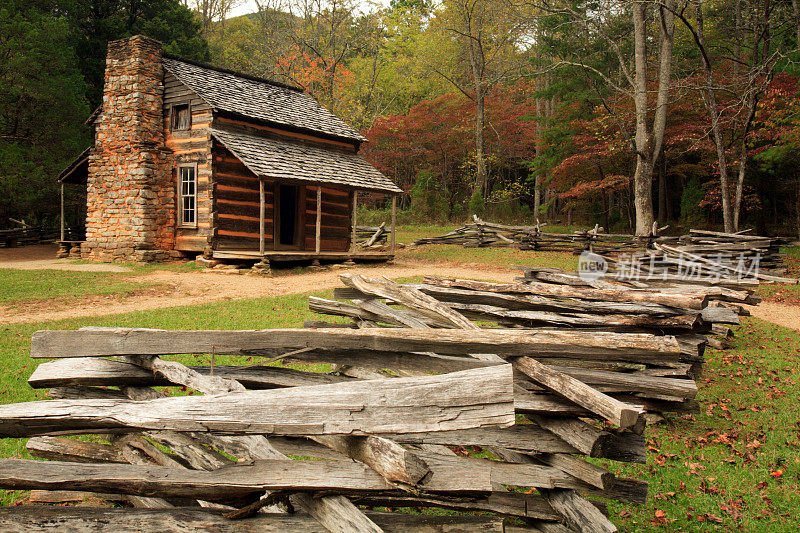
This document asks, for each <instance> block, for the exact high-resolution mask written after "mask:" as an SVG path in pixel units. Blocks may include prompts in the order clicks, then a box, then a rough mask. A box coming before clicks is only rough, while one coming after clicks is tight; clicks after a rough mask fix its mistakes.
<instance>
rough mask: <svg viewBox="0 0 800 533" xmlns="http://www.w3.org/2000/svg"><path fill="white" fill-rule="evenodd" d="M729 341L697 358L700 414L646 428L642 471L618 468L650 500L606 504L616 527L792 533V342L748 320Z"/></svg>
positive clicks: (798, 446)
mask: <svg viewBox="0 0 800 533" xmlns="http://www.w3.org/2000/svg"><path fill="white" fill-rule="evenodd" d="M736 333H737V337H736V339H734V348H733V349H731V350H726V351H722V352H720V351H716V350H709V351H707V352H706V353H707V361H708V364H707V366H706V370H705V373H704V375H703V377H702V378H701V380H700V382H699V383H698V384H699V386H700V392H699V396H698V399H699V401H700V405H701V412H700V413H696V414H693V415H690V416H687V415H684V416H677V417H672V418H670V419H669V420H668V422H667V423H666V424H661V425H657V426H654V427H651V428H648V430H647V437H648V441H647V442H648V461H647V464H646V465H636V466H629V465H625V466H623V467H622V468H621V469H619V471H620V472H621V473H623V474H625V475H628V476H630V477H638V478H643V479H647V480H648V482H649V483H650V492H649V495H648V501H647V504H646V505H643V506H638V507H637V506H633V505H621V504H618V503H612V504H611V505H610V508H611V510H612V512H613V515H612V516H614V517H616V518H615V521H616V522H617V523H619V524H621V525H625V526H627V527H629V528H630V529H631V530H633V531H650V530H652V531H709V530H719V531H732V530H741V531H786V532H789V531H798V529H800V515H799V514H798V512H797V510H798V509H800V414H799V412H798V403H799V402H800V388H798V386H797V381H798V372H800V366H798V362H800V333H798V332H796V331H793V330H790V329H786V328H782V327H780V326H775V325H772V324H769V323H767V322H762V321H760V320H758V319H755V318H746V319H744V324H743V325H742V326H741V327H738V328H736ZM658 510H660V511H661V512H663V518H658V517H657V515H656V512H657V511H658ZM622 517H625V518H624V519H621V518H622Z"/></svg>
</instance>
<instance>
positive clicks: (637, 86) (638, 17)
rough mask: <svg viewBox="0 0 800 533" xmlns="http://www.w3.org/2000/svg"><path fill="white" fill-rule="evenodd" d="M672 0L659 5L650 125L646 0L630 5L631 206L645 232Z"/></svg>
mask: <svg viewBox="0 0 800 533" xmlns="http://www.w3.org/2000/svg"><path fill="white" fill-rule="evenodd" d="M674 4H675V0H665V1H664V5H665V6H666V9H665V8H663V7H659V8H658V9H659V17H658V23H659V44H660V49H659V62H658V91H657V96H656V107H655V113H654V115H653V124H652V127H651V126H650V125H649V124H648V116H647V115H648V95H647V35H646V33H647V21H646V17H645V11H646V9H647V7H646V6H647V5H646V4H645V2H641V1H637V2H634V3H633V5H632V6H631V11H632V16H633V41H634V66H635V71H636V76H635V78H634V80H633V88H634V104H635V108H636V135H635V137H634V140H635V146H636V171H635V172H634V175H633V190H634V207H635V208H636V234H637V235H647V234H648V233H649V232H650V231H651V230H652V228H653V222H654V221H655V216H654V214H653V167H654V165H655V162H656V159H658V156H659V154H660V153H661V146H662V143H663V141H664V131H665V129H666V124H667V106H668V104H669V101H668V100H669V85H670V82H671V78H672V38H673V33H674V30H675V15H674V13H673V11H672V10H673V9H674Z"/></svg>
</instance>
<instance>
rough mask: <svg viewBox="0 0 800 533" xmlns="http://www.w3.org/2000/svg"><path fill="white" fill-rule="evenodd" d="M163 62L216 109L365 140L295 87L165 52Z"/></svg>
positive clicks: (296, 127) (293, 126) (354, 139)
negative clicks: (172, 55)
mask: <svg viewBox="0 0 800 533" xmlns="http://www.w3.org/2000/svg"><path fill="white" fill-rule="evenodd" d="M163 62H164V68H165V69H166V70H168V71H169V72H171V73H172V74H173V75H174V76H175V77H176V78H178V80H180V81H181V82H182V83H183V84H185V85H186V86H187V87H189V88H190V89H191V90H192V91H194V92H195V93H196V94H197V95H198V96H199V97H200V98H202V99H203V100H205V101H206V102H207V103H208V104H209V105H210V106H211V107H213V108H215V109H218V110H220V111H225V112H229V113H234V114H237V115H242V116H244V117H248V118H253V119H256V120H260V121H264V122H270V123H274V124H278V125H282V126H288V127H290V128H293V129H298V130H305V131H308V132H315V133H321V134H323V135H325V136H332V137H338V138H342V139H348V140H350V141H357V142H362V141H366V139H365V138H364V137H363V136H362V135H361V134H360V133H358V132H357V131H356V130H354V129H353V128H351V127H350V126H349V125H348V124H347V123H346V122H344V121H343V120H341V119H340V118H338V117H337V116H336V115H334V114H333V113H331V112H330V111H328V110H327V109H326V108H325V107H323V106H322V105H321V104H320V103H319V102H317V101H316V100H315V99H314V97H312V96H311V95H308V94H306V93H304V92H303V91H302V90H300V89H298V88H294V87H289V86H287V85H283V84H280V83H275V82H270V81H268V80H262V79H260V78H254V77H251V76H247V75H244V74H238V73H235V72H231V71H227V70H223V69H217V68H214V67H211V66H208V65H202V64H198V63H194V62H190V61H186V60H180V59H177V58H173V57H168V56H165V57H164V59H163Z"/></svg>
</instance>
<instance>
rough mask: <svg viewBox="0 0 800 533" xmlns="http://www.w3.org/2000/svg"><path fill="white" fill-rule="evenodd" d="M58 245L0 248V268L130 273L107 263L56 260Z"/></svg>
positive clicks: (128, 269)
mask: <svg viewBox="0 0 800 533" xmlns="http://www.w3.org/2000/svg"><path fill="white" fill-rule="evenodd" d="M57 251H58V245H56V244H36V245H32V246H19V247H17V248H0V268H14V269H17V270H42V269H51V270H75V271H78V272H130V271H131V269H130V268H128V267H124V266H121V265H112V264H109V263H85V264H84V263H81V264H75V263H73V262H72V261H70V260H69V259H56V252H57Z"/></svg>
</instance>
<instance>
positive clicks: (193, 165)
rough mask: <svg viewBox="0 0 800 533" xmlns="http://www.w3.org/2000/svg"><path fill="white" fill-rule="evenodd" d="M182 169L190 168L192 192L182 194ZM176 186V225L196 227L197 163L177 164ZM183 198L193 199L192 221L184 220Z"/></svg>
mask: <svg viewBox="0 0 800 533" xmlns="http://www.w3.org/2000/svg"><path fill="white" fill-rule="evenodd" d="M183 169H191V171H192V175H193V177H194V180H193V181H194V192H193V193H192V194H184V192H183ZM177 186H178V227H179V228H196V227H197V216H198V209H197V163H187V164H181V165H178V177H177ZM185 198H192V199H193V204H194V205H193V208H192V211H193V212H194V221H193V222H186V221H185V220H184V213H185V209H184V199H185Z"/></svg>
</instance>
